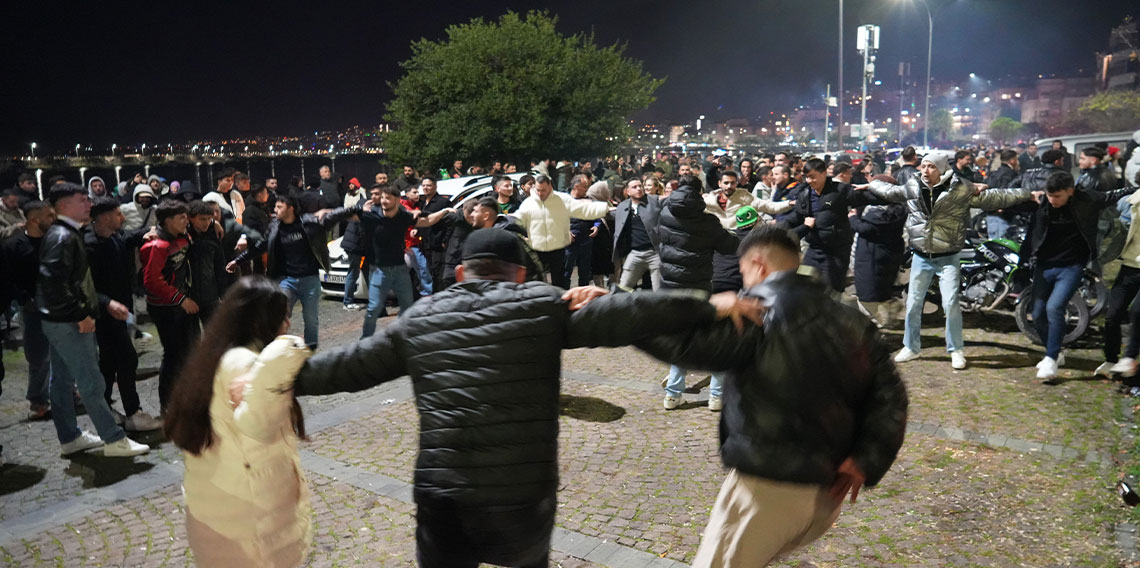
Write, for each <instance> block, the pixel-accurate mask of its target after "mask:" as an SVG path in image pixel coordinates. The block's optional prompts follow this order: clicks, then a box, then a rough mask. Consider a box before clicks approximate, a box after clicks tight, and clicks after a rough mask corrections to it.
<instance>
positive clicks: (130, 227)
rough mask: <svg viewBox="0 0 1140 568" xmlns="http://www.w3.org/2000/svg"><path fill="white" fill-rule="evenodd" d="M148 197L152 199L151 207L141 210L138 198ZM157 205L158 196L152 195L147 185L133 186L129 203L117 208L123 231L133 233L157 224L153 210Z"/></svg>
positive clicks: (152, 191)
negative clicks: (122, 219) (121, 215)
mask: <svg viewBox="0 0 1140 568" xmlns="http://www.w3.org/2000/svg"><path fill="white" fill-rule="evenodd" d="M140 195H149V196H151V198H153V199H154V201H153V202H152V205H151V206H150V207H147V208H146V209H143V208H142V207H140V206H139V201H138V200H139V196H140ZM156 205H158V196H156V195H155V194H154V190H153V189H151V188H150V186H149V185H146V184H141V183H140V184H139V185H137V186H135V191H134V193H132V194H131V202H130V203H125V204H123V205H120V206H119V211H122V213H123V217H124V218H125V219H126V220H125V221H123V230H124V231H134V230H135V229H140V228H142V227H153V226H155V225H157V224H158V217H157V216H155V211H154V208H155V206H156Z"/></svg>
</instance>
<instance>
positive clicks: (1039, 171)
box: [1021, 164, 1065, 191]
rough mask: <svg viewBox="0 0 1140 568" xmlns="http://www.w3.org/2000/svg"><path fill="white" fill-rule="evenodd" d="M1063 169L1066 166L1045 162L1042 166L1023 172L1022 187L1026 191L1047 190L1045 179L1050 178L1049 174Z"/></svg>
mask: <svg viewBox="0 0 1140 568" xmlns="http://www.w3.org/2000/svg"><path fill="white" fill-rule="evenodd" d="M1063 171H1065V168H1062V167H1060V166H1054V165H1053V164H1045V165H1044V166H1041V167H1040V168H1033V169H1032V170H1028V171H1025V172H1021V188H1022V189H1024V190H1026V191H1045V181H1046V180H1048V179H1049V176H1050V175H1053V173H1054V172H1063Z"/></svg>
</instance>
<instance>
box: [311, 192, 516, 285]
mask: <svg viewBox="0 0 1140 568" xmlns="http://www.w3.org/2000/svg"><path fill="white" fill-rule="evenodd" d="M524 175H526V174H524V173H514V174H507V177H509V178H511V179H512V180H514V182H515V185H516V187H517V185H518V181H519V178H521V177H523V176H524ZM491 178H492V176H488V175H483V176H466V177H461V178H453V179H445V180H440V181H439V182H437V183H436V192H437V193H439V194H440V195H442V196H444V197H446V198H447V199H448V200H449V201H450V202H451V205H452V206H453V207H458V206H459V205H462V204H463V202H465V201H469V200H471V199H478V198H480V197H483V196H484V195H487V194H489V193H491V191H492V189H491ZM329 262H330V266H329V271H328V272H325V271H324V270H319V271H318V275H319V276H320V279H321V292H323V293H324V295H325V296H330V297H336V298H343V297H344V282H345V279H346V277H347V276H348V254H347V253H345V252H344V250H343V249H341V248H340V238H339V237H338V238H337V239H334V240H332V241H330V242H329ZM362 262H363V261H362ZM362 269H364V270H366V269H367V267H362ZM356 299H357V300H358V301H366V300H367V299H368V284H366V283H365V282H364V278H363V277H361V278H359V279H357V281H356Z"/></svg>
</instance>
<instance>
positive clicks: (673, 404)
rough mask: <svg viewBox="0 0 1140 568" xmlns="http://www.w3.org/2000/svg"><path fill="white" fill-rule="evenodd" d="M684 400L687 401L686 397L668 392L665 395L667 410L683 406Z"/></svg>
mask: <svg viewBox="0 0 1140 568" xmlns="http://www.w3.org/2000/svg"><path fill="white" fill-rule="evenodd" d="M684 402H685V398H684V397H682V396H681V395H671V394H667V395H665V401H664V405H665V410H673V409H674V408H677V407H678V406H681V405H682V404H683V403H684Z"/></svg>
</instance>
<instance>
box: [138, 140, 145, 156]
mask: <svg viewBox="0 0 1140 568" xmlns="http://www.w3.org/2000/svg"><path fill="white" fill-rule="evenodd" d="M139 155H140V156H145V155H146V144H145V143H144V144H143V145H142V149H141V150H139Z"/></svg>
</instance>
